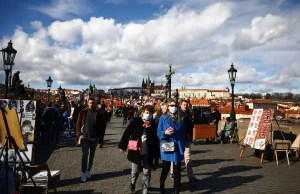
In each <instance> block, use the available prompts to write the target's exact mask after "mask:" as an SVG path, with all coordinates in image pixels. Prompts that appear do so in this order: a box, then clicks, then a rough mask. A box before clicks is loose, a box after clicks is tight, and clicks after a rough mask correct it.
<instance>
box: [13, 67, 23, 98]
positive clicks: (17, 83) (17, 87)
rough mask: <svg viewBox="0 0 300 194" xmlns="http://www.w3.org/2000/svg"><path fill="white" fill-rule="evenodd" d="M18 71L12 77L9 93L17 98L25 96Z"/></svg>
mask: <svg viewBox="0 0 300 194" xmlns="http://www.w3.org/2000/svg"><path fill="white" fill-rule="evenodd" d="M19 74H20V71H17V72H15V73H14V75H13V79H12V85H11V93H12V94H15V95H18V96H26V95H27V94H26V91H25V88H24V84H23V81H22V80H20V75H19Z"/></svg>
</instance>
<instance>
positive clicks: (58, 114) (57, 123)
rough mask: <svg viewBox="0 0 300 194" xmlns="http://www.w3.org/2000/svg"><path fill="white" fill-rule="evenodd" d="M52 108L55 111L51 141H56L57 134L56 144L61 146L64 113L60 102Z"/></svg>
mask: <svg viewBox="0 0 300 194" xmlns="http://www.w3.org/2000/svg"><path fill="white" fill-rule="evenodd" d="M52 108H53V110H54V127H53V130H52V135H51V141H52V142H53V141H54V133H55V137H56V139H55V140H56V143H57V144H59V143H60V142H59V140H60V133H61V128H62V111H61V109H60V107H59V104H58V101H57V102H56V103H55V104H54V106H53V107H52Z"/></svg>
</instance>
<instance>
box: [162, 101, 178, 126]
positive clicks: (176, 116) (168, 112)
mask: <svg viewBox="0 0 300 194" xmlns="http://www.w3.org/2000/svg"><path fill="white" fill-rule="evenodd" d="M172 102H175V104H176V101H175V100H174V99H173V98H169V99H168V102H167V111H166V112H165V113H164V114H168V115H170V111H169V106H170V104H171V103H172ZM176 106H177V112H176V113H175V114H174V116H175V117H174V119H173V121H177V122H180V120H181V117H180V114H179V107H178V104H176Z"/></svg>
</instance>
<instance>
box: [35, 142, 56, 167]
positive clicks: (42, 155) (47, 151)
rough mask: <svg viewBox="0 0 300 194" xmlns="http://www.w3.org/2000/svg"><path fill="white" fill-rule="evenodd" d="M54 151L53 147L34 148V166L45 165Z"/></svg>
mask: <svg viewBox="0 0 300 194" xmlns="http://www.w3.org/2000/svg"><path fill="white" fill-rule="evenodd" d="M54 150H55V147H54V146H40V145H38V146H36V148H35V161H34V164H35V165H42V164H45V163H46V162H47V161H48V159H49V158H50V156H51V154H52V153H53V151H54Z"/></svg>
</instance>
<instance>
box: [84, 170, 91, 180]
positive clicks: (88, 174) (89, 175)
mask: <svg viewBox="0 0 300 194" xmlns="http://www.w3.org/2000/svg"><path fill="white" fill-rule="evenodd" d="M85 174H86V178H88V179H90V178H92V176H91V173H90V171H86V173H85Z"/></svg>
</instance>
